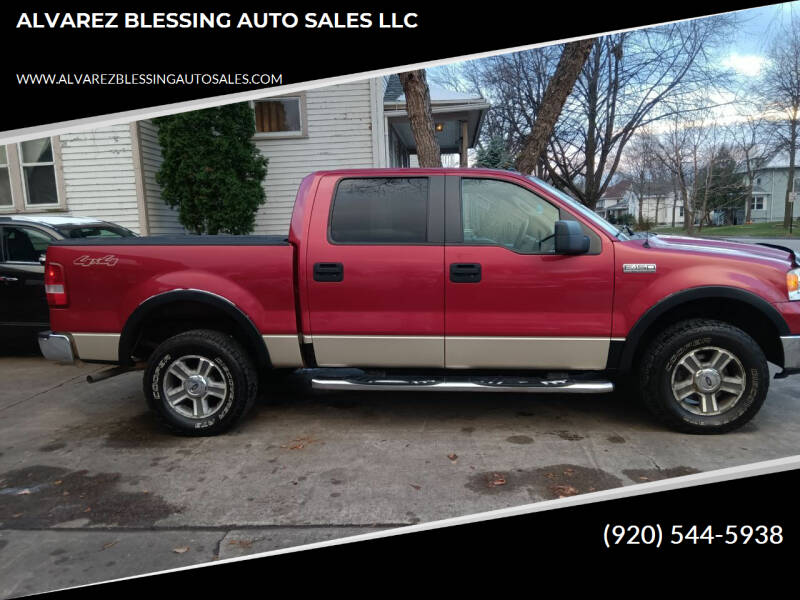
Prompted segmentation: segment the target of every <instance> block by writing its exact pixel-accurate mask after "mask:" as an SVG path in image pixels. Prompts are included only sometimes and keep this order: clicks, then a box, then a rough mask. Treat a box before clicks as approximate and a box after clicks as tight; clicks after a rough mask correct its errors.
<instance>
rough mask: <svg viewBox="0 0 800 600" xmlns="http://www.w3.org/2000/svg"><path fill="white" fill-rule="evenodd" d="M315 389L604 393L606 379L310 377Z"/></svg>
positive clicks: (608, 387)
mask: <svg viewBox="0 0 800 600" xmlns="http://www.w3.org/2000/svg"><path fill="white" fill-rule="evenodd" d="M311 387H312V388H314V389H316V390H353V391H381V392H385V391H398V392H400V391H406V392H407V391H411V390H415V391H420V392H512V393H513V392H516V393H533V394H607V393H609V392H613V391H614V384H613V383H611V382H610V381H603V380H597V381H576V380H570V379H536V378H531V377H509V376H502V377H501V376H498V377H466V378H464V377H462V378H458V377H413V376H405V377H404V376H394V377H369V376H357V377H350V378H323V377H314V378H312V379H311Z"/></svg>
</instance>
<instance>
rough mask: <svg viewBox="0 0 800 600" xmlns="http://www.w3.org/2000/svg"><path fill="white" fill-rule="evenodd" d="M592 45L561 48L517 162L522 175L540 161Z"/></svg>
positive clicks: (582, 43)
mask: <svg viewBox="0 0 800 600" xmlns="http://www.w3.org/2000/svg"><path fill="white" fill-rule="evenodd" d="M593 46H594V40H593V39H586V40H579V41H577V42H570V43H568V44H565V45H564V49H563V50H562V52H561V58H559V60H558V65H556V70H555V72H554V73H553V76H552V77H551V78H550V79H549V81H548V82H547V87H546V88H545V90H544V94H542V100H541V103H540V104H539V110H538V111H537V113H536V120H535V121H534V123H533V127H532V128H531V132H530V134H529V135H528V137H527V138H526V140H525V143H524V144H523V146H522V149H521V150H520V153H519V156H518V157H517V160H516V167H517V170H519V171H520V172H522V173H531V172H533V170H534V168H535V167H536V165H537V164H538V162H539V160H540V159H541V157H542V155H543V153H544V151H545V148H547V142H548V140H549V139H550V136H551V134H552V133H553V129H554V127H555V125H556V121H557V120H558V117H559V115H560V114H561V110H562V109H563V107H564V103H565V102H566V101H567V97H569V95H570V93H571V92H572V88H573V86H574V85H575V81H576V80H577V79H578V76H579V75H580V72H581V69H582V68H583V65H584V63H585V62H586V59H587V58H589V53H590V52H591V50H592V47H593Z"/></svg>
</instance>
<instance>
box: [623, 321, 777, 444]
mask: <svg viewBox="0 0 800 600" xmlns="http://www.w3.org/2000/svg"><path fill="white" fill-rule="evenodd" d="M729 358H730V359H729ZM728 359H729V360H728ZM726 361H727V362H726ZM723 364H724V365H725V366H724V367H722V368H720V369H715V367H717V366H720V365H723ZM768 389H769V369H768V367H767V360H766V357H765V356H764V352H763V351H762V350H761V348H760V347H759V345H758V344H757V343H756V342H755V340H753V338H752V337H750V336H749V335H748V334H747V333H745V332H744V331H742V330H741V329H739V328H737V327H734V326H733V325H730V324H728V323H724V322H721V321H714V320H710V319H689V320H686V321H681V322H679V323H676V324H675V325H673V326H671V327H669V328H667V329H666V330H664V331H663V332H661V333H660V334H659V335H658V336H657V337H656V339H655V340H653V342H652V343H651V344H650V346H649V347H648V348H647V349H646V350H645V352H644V355H643V356H642V360H641V362H640V363H639V390H640V394H641V399H642V401H643V402H644V405H645V406H646V407H647V408H648V409H649V410H650V411H651V412H652V413H653V414H654V415H655V416H656V418H658V419H659V420H660V421H661V422H663V423H664V424H666V425H667V426H669V427H671V428H672V429H675V430H677V431H681V432H685V433H700V434H715V433H725V432H727V431H731V430H733V429H737V428H738V427H741V426H742V425H744V424H745V423H747V422H748V421H749V420H750V419H752V418H753V417H754V416H755V414H756V413H757V412H758V411H759V409H760V408H761V405H762V404H763V403H764V400H765V399H766V397H767V391H768ZM684 395H686V397H685V398H683V399H680V397H682V396H684ZM715 409H716V410H715Z"/></svg>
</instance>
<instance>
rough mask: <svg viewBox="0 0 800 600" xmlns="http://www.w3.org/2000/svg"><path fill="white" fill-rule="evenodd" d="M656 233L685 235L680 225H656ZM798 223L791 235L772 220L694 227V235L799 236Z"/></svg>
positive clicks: (779, 223) (781, 224)
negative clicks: (745, 223)
mask: <svg viewBox="0 0 800 600" xmlns="http://www.w3.org/2000/svg"><path fill="white" fill-rule="evenodd" d="M653 231H655V232H656V233H664V234H670V233H673V234H677V235H681V234H683V235H685V234H686V232H685V231H684V230H683V228H681V227H657V228H656V229H654V230H653ZM798 234H800V225H798V224H797V223H794V224H793V225H792V235H791V236H790V235H789V230H788V229H784V228H783V222H782V221H772V222H770V223H752V224H750V225H725V226H723V227H703V229H702V230H700V229H699V228H698V227H695V230H694V235H699V236H709V237H711V236H725V237H756V238H782V237H793V238H796V237H800V235H798Z"/></svg>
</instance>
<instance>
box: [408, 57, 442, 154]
mask: <svg viewBox="0 0 800 600" xmlns="http://www.w3.org/2000/svg"><path fill="white" fill-rule="evenodd" d="M399 76H400V82H401V83H402V84H403V91H404V92H405V95H406V112H407V113H408V120H409V122H410V124H411V132H412V133H413V134H414V141H415V142H416V144H417V157H418V159H419V166H420V167H441V166H442V157H441V149H440V148H439V142H438V141H436V132H435V130H434V125H433V115H432V114H431V93H430V89H429V88H428V81H427V79H426V77H425V70H424V69H418V70H416V71H407V72H405V73H400V74H399Z"/></svg>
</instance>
